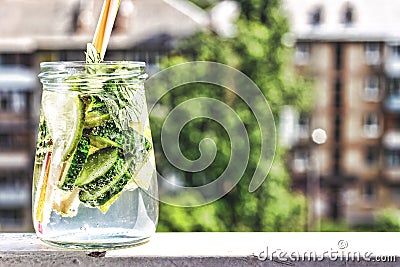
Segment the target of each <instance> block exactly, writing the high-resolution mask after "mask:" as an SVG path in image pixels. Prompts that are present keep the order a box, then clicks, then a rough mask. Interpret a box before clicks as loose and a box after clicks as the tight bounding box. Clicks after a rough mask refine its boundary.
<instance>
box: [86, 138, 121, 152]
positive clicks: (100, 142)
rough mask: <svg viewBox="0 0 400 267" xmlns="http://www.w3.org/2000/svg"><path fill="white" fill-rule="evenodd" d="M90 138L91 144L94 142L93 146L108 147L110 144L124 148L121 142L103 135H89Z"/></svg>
mask: <svg viewBox="0 0 400 267" xmlns="http://www.w3.org/2000/svg"><path fill="white" fill-rule="evenodd" d="M89 138H90V144H92V145H93V146H95V147H97V148H100V149H102V148H106V147H109V146H113V147H118V148H122V147H121V145H120V144H118V143H116V142H114V141H112V140H110V139H108V138H105V137H102V136H97V135H89Z"/></svg>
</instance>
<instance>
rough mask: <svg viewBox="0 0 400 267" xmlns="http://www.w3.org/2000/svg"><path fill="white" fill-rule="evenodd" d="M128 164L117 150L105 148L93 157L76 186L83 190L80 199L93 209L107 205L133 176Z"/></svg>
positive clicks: (90, 157) (90, 158)
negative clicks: (128, 171)
mask: <svg viewBox="0 0 400 267" xmlns="http://www.w3.org/2000/svg"><path fill="white" fill-rule="evenodd" d="M127 170H128V164H127V163H126V161H125V159H124V158H123V157H122V155H121V153H120V150H119V149H116V148H104V149H101V150H99V151H97V152H95V153H94V154H92V155H91V156H89V159H88V161H87V163H86V164H85V167H84V170H83V171H82V172H81V175H80V177H79V178H78V179H77V180H76V182H75V184H76V185H77V186H78V187H79V188H81V191H80V193H79V199H80V201H81V202H83V203H87V204H89V205H90V206H92V207H98V206H101V205H103V204H105V203H106V202H107V201H109V200H110V199H111V198H113V197H114V196H115V195H117V194H118V193H119V192H121V191H122V189H123V188H124V187H125V185H126V184H127V183H128V181H129V180H130V179H131V175H130V174H129V173H127Z"/></svg>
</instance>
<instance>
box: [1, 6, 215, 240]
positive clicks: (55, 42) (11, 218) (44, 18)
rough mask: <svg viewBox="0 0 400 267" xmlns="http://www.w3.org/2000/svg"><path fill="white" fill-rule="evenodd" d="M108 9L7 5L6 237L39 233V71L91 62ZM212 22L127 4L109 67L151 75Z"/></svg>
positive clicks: (186, 12) (198, 15) (192, 9)
mask: <svg viewBox="0 0 400 267" xmlns="http://www.w3.org/2000/svg"><path fill="white" fill-rule="evenodd" d="M102 3H103V1H100V0H30V1H25V0H0V5H1V6H2V8H1V9H0V23H1V25H3V27H1V28H0V232H2V231H30V230H32V223H31V182H32V172H33V161H34V150H35V139H36V127H37V121H38V115H39V106H40V103H39V102H40V93H41V86H40V84H39V81H38V79H37V74H38V73H39V63H40V62H42V61H59V60H84V59H85V55H84V50H85V49H86V43H88V42H91V39H92V37H93V33H94V30H95V27H96V23H97V19H98V16H99V14H100V10H101V6H102ZM209 20H210V16H209V15H208V14H207V13H206V12H204V11H203V10H201V9H199V8H198V7H196V6H194V5H192V4H190V3H189V2H187V1H182V0H122V3H121V7H120V10H119V13H118V16H117V20H116V23H115V25H114V26H115V27H114V31H113V34H112V37H111V40H110V44H109V49H108V50H107V54H106V58H105V59H106V60H139V61H145V62H146V63H147V64H148V67H149V69H148V72H152V71H154V69H157V64H158V63H159V57H160V56H161V55H165V54H167V53H168V51H170V50H171V49H172V48H173V47H174V45H175V43H176V40H178V39H180V38H183V37H185V36H188V35H190V34H192V33H193V32H195V31H197V30H199V29H203V28H206V27H208V26H209V25H210V21H209Z"/></svg>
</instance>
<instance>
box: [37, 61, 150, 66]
mask: <svg viewBox="0 0 400 267" xmlns="http://www.w3.org/2000/svg"><path fill="white" fill-rule="evenodd" d="M60 65H62V66H68V67H83V66H108V65H110V66H111V65H122V66H131V67H134V66H136V67H145V66H146V62H144V61H129V60H125V61H123V60H121V61H117V60H115V61H114V60H111V61H103V62H100V63H86V62H85V61H45V62H41V63H40V67H41V68H46V67H54V66H60Z"/></svg>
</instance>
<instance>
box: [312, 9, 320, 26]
mask: <svg viewBox="0 0 400 267" xmlns="http://www.w3.org/2000/svg"><path fill="white" fill-rule="evenodd" d="M321 20H322V8H321V7H316V8H315V9H314V10H313V11H312V12H311V13H310V24H311V25H313V26H318V25H320V24H321Z"/></svg>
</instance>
